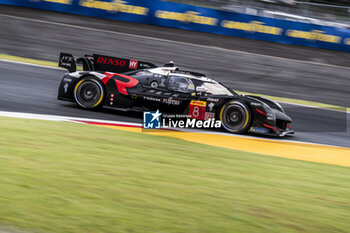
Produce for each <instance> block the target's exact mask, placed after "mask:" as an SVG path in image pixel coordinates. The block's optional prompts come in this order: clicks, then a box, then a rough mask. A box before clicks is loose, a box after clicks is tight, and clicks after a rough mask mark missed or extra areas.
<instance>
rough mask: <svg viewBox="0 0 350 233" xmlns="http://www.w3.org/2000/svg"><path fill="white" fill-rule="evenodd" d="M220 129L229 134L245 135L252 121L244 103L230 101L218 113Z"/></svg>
mask: <svg viewBox="0 0 350 233" xmlns="http://www.w3.org/2000/svg"><path fill="white" fill-rule="evenodd" d="M220 120H221V124H222V127H223V128H224V129H225V130H227V131H229V132H231V133H245V132H247V130H248V129H249V127H250V123H251V121H252V117H251V111H250V109H249V108H248V107H247V105H245V104H244V103H241V102H238V101H232V102H229V103H227V104H225V105H224V106H223V107H222V108H221V111H220Z"/></svg>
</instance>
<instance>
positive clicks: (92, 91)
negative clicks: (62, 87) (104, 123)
mask: <svg viewBox="0 0 350 233" xmlns="http://www.w3.org/2000/svg"><path fill="white" fill-rule="evenodd" d="M103 98H104V89H103V86H102V85H101V83H100V82H99V81H98V80H96V79H94V78H90V77H86V78H83V79H81V80H80V81H79V82H78V83H77V84H76V85H75V87H74V99H75V102H76V103H77V104H78V105H79V106H80V107H82V108H87V109H94V108H98V107H100V106H101V105H102V102H103Z"/></svg>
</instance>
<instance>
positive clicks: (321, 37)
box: [286, 29, 342, 44]
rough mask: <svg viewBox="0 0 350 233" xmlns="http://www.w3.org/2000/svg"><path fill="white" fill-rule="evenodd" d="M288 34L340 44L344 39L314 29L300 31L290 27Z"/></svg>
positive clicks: (294, 36)
mask: <svg viewBox="0 0 350 233" xmlns="http://www.w3.org/2000/svg"><path fill="white" fill-rule="evenodd" d="M286 35H287V36H289V37H293V38H300V39H305V40H311V41H322V42H328V43H334V44H339V43H340V42H341V40H342V38H341V37H340V36H335V35H328V34H325V32H324V31H320V30H312V31H309V32H308V31H299V30H292V29H288V30H287V32H286Z"/></svg>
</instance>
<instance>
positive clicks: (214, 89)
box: [201, 82, 233, 96]
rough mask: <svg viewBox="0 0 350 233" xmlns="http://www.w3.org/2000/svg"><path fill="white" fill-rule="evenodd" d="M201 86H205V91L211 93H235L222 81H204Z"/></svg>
mask: <svg viewBox="0 0 350 233" xmlns="http://www.w3.org/2000/svg"><path fill="white" fill-rule="evenodd" d="M201 87H203V88H205V92H206V93H208V94H211V95H230V96H232V95H233V94H232V92H231V91H230V90H228V89H227V88H226V87H225V86H223V85H221V84H220V83H209V82H204V83H203V84H202V85H201Z"/></svg>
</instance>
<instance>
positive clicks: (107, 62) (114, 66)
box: [58, 53, 157, 73]
mask: <svg viewBox="0 0 350 233" xmlns="http://www.w3.org/2000/svg"><path fill="white" fill-rule="evenodd" d="M77 64H78V65H82V66H83V70H84V71H92V70H96V71H109V72H115V73H124V72H127V71H132V70H138V69H147V68H156V67H157V66H156V65H154V64H152V63H150V62H144V61H138V60H131V59H126V58H119V57H110V56H105V55H99V54H93V55H85V56H84V57H80V58H78V59H74V57H73V55H72V54H69V53H60V58H59V63H58V66H59V67H63V68H66V69H67V70H68V71H69V72H75V71H76V70H77Z"/></svg>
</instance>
